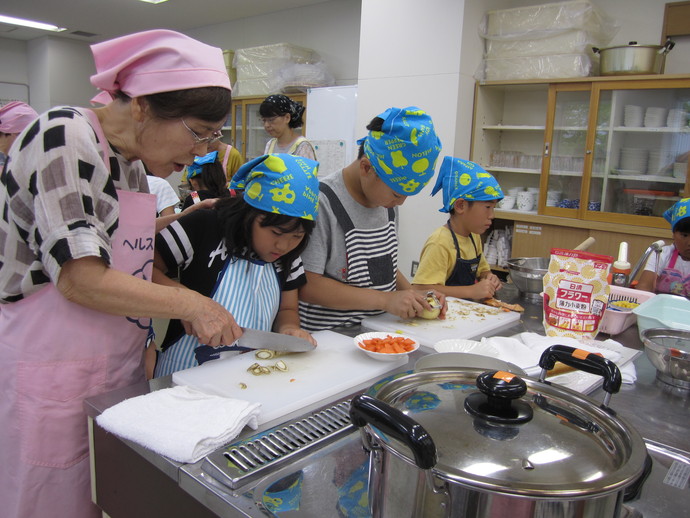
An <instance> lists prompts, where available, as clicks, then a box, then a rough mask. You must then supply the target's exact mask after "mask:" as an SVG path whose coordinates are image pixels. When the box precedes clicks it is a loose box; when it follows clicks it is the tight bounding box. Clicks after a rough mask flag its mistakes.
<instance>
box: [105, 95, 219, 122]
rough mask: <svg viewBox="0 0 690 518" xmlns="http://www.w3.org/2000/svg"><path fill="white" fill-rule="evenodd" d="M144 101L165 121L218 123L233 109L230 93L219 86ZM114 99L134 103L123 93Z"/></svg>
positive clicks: (151, 96) (147, 98) (150, 96)
mask: <svg viewBox="0 0 690 518" xmlns="http://www.w3.org/2000/svg"><path fill="white" fill-rule="evenodd" d="M142 97H143V98H144V99H146V101H147V102H148V104H149V106H150V107H151V111H152V112H153V114H154V115H155V116H156V117H158V118H159V119H165V120H174V119H181V118H183V117H194V118H195V119H201V120H202V121H207V122H216V121H219V120H222V119H225V118H226V117H227V116H228V114H229V113H230V108H231V107H232V104H231V101H232V97H231V94H230V90H228V89H227V88H222V87H220V86H207V87H203V88H189V89H187V90H174V91H172V92H161V93H157V94H150V95H144V96H142ZM115 98H116V99H120V100H122V101H125V102H128V101H129V100H131V99H130V97H129V96H127V95H126V94H125V93H123V92H117V93H116V94H115Z"/></svg>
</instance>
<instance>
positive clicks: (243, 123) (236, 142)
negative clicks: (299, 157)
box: [227, 94, 307, 161]
mask: <svg viewBox="0 0 690 518" xmlns="http://www.w3.org/2000/svg"><path fill="white" fill-rule="evenodd" d="M285 95H287V96H288V97H289V98H290V99H292V100H294V101H297V102H298V103H300V104H302V105H306V102H307V95H306V94H285ZM266 97H267V96H265V95H262V96H259V97H237V98H234V99H233V100H232V111H231V113H230V119H229V120H228V126H227V128H229V129H230V130H231V136H230V144H232V145H233V146H235V147H236V148H237V149H238V150H239V152H240V154H241V155H242V158H243V159H244V160H245V161H247V160H251V159H252V158H256V157H257V156H260V155H262V154H263V152H264V148H265V147H266V142H268V140H269V138H270V136H269V135H268V133H266V130H264V125H263V123H262V122H261V116H260V115H259V106H260V105H261V103H262V102H263V100H264V99H265V98H266ZM305 130H306V128H305V127H302V131H303V132H304V131H305Z"/></svg>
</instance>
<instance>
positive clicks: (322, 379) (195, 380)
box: [172, 331, 407, 424]
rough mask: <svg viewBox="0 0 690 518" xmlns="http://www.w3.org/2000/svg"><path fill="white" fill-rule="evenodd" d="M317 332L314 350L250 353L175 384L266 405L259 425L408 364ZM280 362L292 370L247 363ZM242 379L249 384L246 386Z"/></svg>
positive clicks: (181, 375) (184, 374) (176, 378)
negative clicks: (261, 369) (264, 356)
mask: <svg viewBox="0 0 690 518" xmlns="http://www.w3.org/2000/svg"><path fill="white" fill-rule="evenodd" d="M313 336H314V338H315V339H316V341H317V343H318V346H317V347H316V349H314V350H313V351H310V352H307V353H297V354H290V355H286V356H281V357H279V358H273V359H271V360H257V359H256V358H255V356H254V353H252V352H248V353H246V354H241V355H238V356H234V357H231V358H226V359H219V360H213V361H209V362H206V363H204V364H203V365H199V366H198V367H192V368H191V369H186V370H182V371H178V372H175V373H173V378H172V379H173V383H175V384H177V385H187V386H190V387H194V388H196V389H199V390H202V391H204V392H206V393H209V394H217V395H221V396H227V397H231V398H235V399H242V400H245V401H250V402H258V403H261V415H260V416H259V424H263V423H267V422H269V421H272V420H273V419H277V418H279V417H282V416H284V415H287V414H289V413H291V412H294V411H295V410H299V409H300V408H303V407H305V406H307V405H311V404H313V403H317V402H319V401H321V400H325V399H327V398H329V397H331V396H335V395H336V394H338V393H340V392H343V391H345V390H347V389H349V388H352V387H355V386H357V385H360V384H362V383H365V382H367V381H371V382H372V384H373V383H374V382H375V381H377V380H378V379H380V378H382V377H383V376H384V375H385V374H386V373H387V372H389V371H391V370H393V369H396V368H397V367H400V366H401V365H404V364H405V363H407V358H403V359H400V360H396V361H392V362H383V361H378V360H374V359H373V358H370V357H369V356H367V355H366V354H364V353H363V352H362V351H359V350H357V349H356V348H355V346H354V342H353V339H352V338H351V337H349V336H345V335H342V334H340V333H335V332H333V331H318V332H316V333H313ZM277 360H282V361H284V362H285V364H286V365H287V366H288V369H289V370H288V371H287V372H271V374H265V375H261V376H254V375H253V374H250V373H249V372H247V367H249V366H250V365H251V364H253V363H255V362H258V363H259V364H261V365H266V366H269V365H273V364H275V362H276V361H277ZM240 383H244V384H245V385H246V386H247V388H245V389H242V388H241V386H240Z"/></svg>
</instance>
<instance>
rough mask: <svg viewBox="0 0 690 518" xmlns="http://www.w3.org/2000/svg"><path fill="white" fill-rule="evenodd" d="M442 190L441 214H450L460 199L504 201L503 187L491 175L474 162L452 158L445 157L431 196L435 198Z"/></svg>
mask: <svg viewBox="0 0 690 518" xmlns="http://www.w3.org/2000/svg"><path fill="white" fill-rule="evenodd" d="M441 188H443V207H442V208H441V209H439V212H450V210H451V209H452V208H453V205H454V204H455V202H456V201H457V200H459V199H460V198H463V199H465V200H468V201H488V200H497V201H498V200H501V199H503V191H502V190H501V186H500V185H498V182H497V181H496V179H495V178H494V177H493V176H492V175H491V174H490V173H487V172H486V171H484V169H482V167H481V166H480V165H478V164H475V163H474V162H470V161H469V160H462V159H460V158H454V157H452V156H446V157H443V163H442V164H441V167H440V169H439V171H438V177H437V178H436V185H435V186H434V189H433V191H431V195H432V196H434V195H435V194H436V193H437V192H438V191H439V190H440V189H441Z"/></svg>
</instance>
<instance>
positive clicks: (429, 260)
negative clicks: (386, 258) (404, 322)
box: [412, 225, 491, 285]
mask: <svg viewBox="0 0 690 518" xmlns="http://www.w3.org/2000/svg"><path fill="white" fill-rule="evenodd" d="M470 236H471V237H472V240H473V241H474V244H475V245H476V246H477V253H475V251H474V246H472V242H471V241H470ZM470 236H468V237H465V236H461V235H460V234H455V237H456V239H457V240H458V246H459V247H460V255H461V256H462V258H463V259H469V260H471V259H474V258H475V257H477V254H481V253H482V241H481V239H480V236H479V235H478V234H470ZM456 259H457V253H456V252H455V245H454V244H453V237H452V236H451V234H450V230H449V229H448V227H447V226H446V225H443V226H442V227H439V228H437V229H436V230H434V232H433V233H432V234H431V235H430V236H429V238H428V239H427V240H426V243H424V248H422V253H421V255H420V259H419V267H418V268H417V273H416V274H415V276H414V280H413V281H412V283H413V284H442V285H445V284H446V280H448V278H449V277H450V274H451V273H452V272H453V268H455V261H456ZM489 271H491V267H490V266H489V263H488V262H486V259H485V258H484V255H483V254H482V256H481V258H480V259H479V266H478V268H477V278H479V277H480V275H481V274H482V273H484V272H489Z"/></svg>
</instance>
